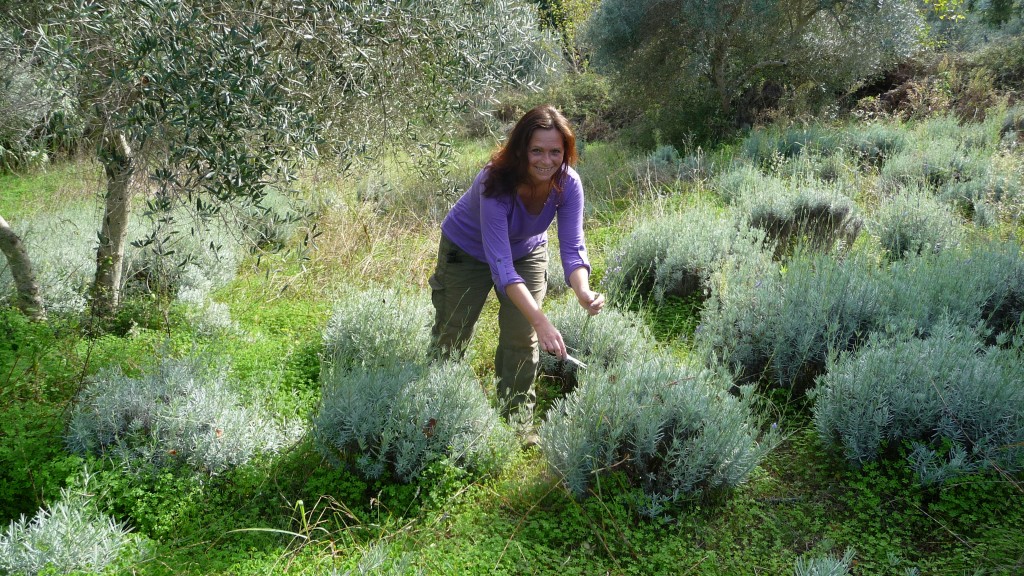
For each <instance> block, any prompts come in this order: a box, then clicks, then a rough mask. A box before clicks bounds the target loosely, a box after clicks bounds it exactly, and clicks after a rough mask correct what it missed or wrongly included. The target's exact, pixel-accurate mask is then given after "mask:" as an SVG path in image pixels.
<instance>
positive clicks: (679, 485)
mask: <svg viewBox="0 0 1024 576" xmlns="http://www.w3.org/2000/svg"><path fill="white" fill-rule="evenodd" d="M583 376H584V381H583V383H582V384H581V385H580V386H579V387H578V388H577V389H576V390H575V391H574V392H573V393H572V394H570V395H569V396H567V397H565V398H562V399H559V400H556V401H555V404H554V405H553V406H552V407H551V409H550V410H549V411H548V413H547V417H546V419H545V421H544V424H543V425H542V426H541V428H540V431H539V432H540V437H541V447H542V448H543V450H544V455H545V457H546V458H547V461H548V464H549V466H550V467H551V468H552V469H553V470H554V471H555V472H556V473H557V474H558V475H559V476H560V477H561V478H562V481H563V482H564V483H565V486H566V487H567V488H568V489H569V491H570V492H572V494H574V495H575V496H577V497H581V496H584V495H585V494H586V493H587V492H588V490H589V489H590V487H591V486H592V485H593V484H594V483H595V482H597V481H598V476H600V475H603V474H608V473H610V472H613V471H622V472H624V473H625V475H626V477H627V478H628V479H629V481H630V482H631V483H632V484H634V485H636V486H639V487H641V488H642V489H643V490H644V492H645V493H647V494H648V496H649V497H650V498H651V500H652V502H653V503H655V504H656V505H657V504H664V503H670V502H674V501H677V500H680V499H683V498H688V497H694V496H698V495H700V494H702V493H705V492H708V491H715V490H719V489H728V488H732V487H735V486H737V485H739V484H740V483H742V482H743V481H744V480H746V478H747V476H748V475H749V474H750V472H751V471H752V470H753V469H754V468H755V467H756V466H757V465H758V463H759V462H760V461H761V460H762V459H763V458H764V456H765V455H766V454H767V453H768V451H770V450H771V449H772V448H773V447H774V446H775V445H776V444H777V442H778V440H779V436H778V434H777V432H776V427H775V426H772V427H771V429H770V430H769V431H768V432H764V431H763V430H762V426H761V420H760V418H759V417H758V416H757V415H755V413H754V411H753V405H752V404H753V396H752V395H751V394H749V392H750V391H749V390H746V389H744V390H743V391H742V393H741V395H740V396H735V395H733V394H730V393H729V388H730V387H731V385H732V381H731V380H730V379H729V378H728V377H727V376H723V375H722V374H721V373H717V372H713V371H711V370H709V369H706V368H689V367H684V366H680V365H677V364H676V363H675V362H673V361H672V360H671V359H670V358H668V357H665V356H644V357H635V358H633V359H631V361H628V362H623V363H619V364H616V365H613V366H610V367H607V368H600V367H598V368H596V369H594V370H587V372H585V373H584V375H583Z"/></svg>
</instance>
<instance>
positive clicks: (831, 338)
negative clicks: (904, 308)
mask: <svg viewBox="0 0 1024 576" xmlns="http://www.w3.org/2000/svg"><path fill="white" fill-rule="evenodd" d="M881 272H882V270H881V269H880V268H879V267H878V266H877V265H876V264H875V263H874V262H872V261H871V259H870V258H869V257H868V256H867V255H865V254H863V253H855V254H853V255H851V256H850V257H849V258H846V259H845V260H836V259H834V258H831V257H829V256H826V255H821V254H806V255H805V254H797V255H796V256H794V258H792V259H791V260H790V261H789V263H788V265H787V270H786V274H785V276H780V275H778V273H775V274H764V273H763V272H762V271H761V270H758V269H757V268H756V267H751V266H749V265H737V266H736V267H733V268H727V269H725V270H724V272H723V274H721V275H720V276H719V277H716V278H715V281H714V282H713V283H712V295H711V298H710V299H709V301H708V303H707V305H706V306H705V308H704V311H703V313H702V315H701V324H700V326H699V327H698V330H697V332H696V339H697V347H698V349H699V350H701V351H702V353H703V355H704V356H705V357H706V358H707V359H708V360H717V361H720V362H723V363H724V364H725V365H727V366H729V367H730V368H731V369H733V370H735V371H737V372H738V374H739V376H740V378H741V379H742V380H744V381H749V380H757V379H764V380H766V381H768V382H773V383H774V384H776V385H778V386H781V387H784V388H794V389H797V390H803V389H806V388H808V387H810V386H812V385H813V382H814V378H815V377H816V376H818V375H819V374H820V373H821V372H822V370H823V369H824V368H825V361H826V360H827V358H828V356H829V355H830V354H831V353H833V352H836V351H839V350H848V349H852V348H854V347H856V346H857V345H858V344H859V342H860V341H861V339H863V338H864V337H865V336H866V334H867V332H869V331H871V330H874V329H876V328H877V327H878V326H879V324H880V323H881V322H883V321H884V319H885V315H886V314H887V312H888V308H887V305H886V302H887V299H888V298H889V286H887V285H886V283H885V282H884V280H883V279H882V278H881Z"/></svg>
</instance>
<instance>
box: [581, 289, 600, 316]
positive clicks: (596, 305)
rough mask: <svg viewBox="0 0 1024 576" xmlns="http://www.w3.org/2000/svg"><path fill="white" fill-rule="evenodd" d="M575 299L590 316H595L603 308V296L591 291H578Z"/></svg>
mask: <svg viewBox="0 0 1024 576" xmlns="http://www.w3.org/2000/svg"><path fill="white" fill-rule="evenodd" d="M576 299H577V300H579V301H580V306H583V308H584V309H585V310H586V311H587V314H590V315H591V316H597V315H598V314H600V313H601V309H602V308H604V294H600V293H598V292H594V291H592V290H580V291H579V292H577V293H576Z"/></svg>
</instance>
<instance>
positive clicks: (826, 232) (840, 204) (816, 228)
mask: <svg viewBox="0 0 1024 576" xmlns="http://www.w3.org/2000/svg"><path fill="white" fill-rule="evenodd" d="M793 168H794V170H796V171H795V172H794V173H793V174H792V175H789V176H786V177H782V176H776V175H764V174H761V173H759V172H751V171H750V170H749V169H743V168H741V169H739V171H738V173H737V174H736V175H734V176H723V178H722V179H721V180H720V181H719V187H720V190H721V192H722V193H723V194H724V195H725V198H726V199H727V200H728V201H729V202H730V203H731V204H733V205H734V206H735V207H736V210H737V211H738V213H739V214H740V215H741V216H742V219H743V220H744V221H745V222H747V223H748V224H749V225H750V226H752V227H754V228H756V229H759V230H763V231H764V232H765V234H766V235H767V237H768V239H769V240H770V241H771V242H772V243H774V244H775V246H776V249H775V254H776V256H780V255H782V254H784V253H788V252H790V251H792V249H793V247H794V246H795V245H796V244H804V245H807V246H810V247H814V248H817V249H821V250H827V249H830V248H832V247H833V246H835V245H836V244H837V243H841V244H842V245H843V246H849V245H850V244H852V243H853V241H854V240H855V239H856V237H857V234H859V233H860V229H861V227H862V226H863V219H862V217H861V216H860V214H859V210H858V208H857V205H856V203H855V202H854V201H853V200H852V199H851V198H850V196H851V195H852V194H853V191H852V190H851V189H850V187H849V185H848V184H847V182H846V181H845V180H841V179H837V180H834V181H832V182H825V181H822V180H819V179H817V178H816V177H814V176H813V171H814V165H813V164H807V166H806V168H807V169H808V170H809V171H810V172H812V173H810V174H808V173H805V172H803V170H804V167H803V165H802V164H801V163H797V164H795V165H794V167H793Z"/></svg>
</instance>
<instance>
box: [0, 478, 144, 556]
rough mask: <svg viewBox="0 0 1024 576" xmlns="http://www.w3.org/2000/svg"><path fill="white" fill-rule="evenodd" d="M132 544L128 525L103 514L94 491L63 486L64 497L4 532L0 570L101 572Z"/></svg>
mask: <svg viewBox="0 0 1024 576" xmlns="http://www.w3.org/2000/svg"><path fill="white" fill-rule="evenodd" d="M87 486H88V483H87V485H86V487H87ZM130 543H131V537H130V536H129V533H128V528H127V527H125V526H124V525H123V524H121V523H119V522H117V521H116V520H114V519H113V518H111V517H109V516H107V515H106V514H103V513H102V512H100V511H99V509H98V508H97V507H96V504H95V503H94V502H93V501H92V499H91V498H90V497H89V496H88V495H86V494H84V493H82V492H79V491H71V490H67V489H62V490H61V497H60V499H59V500H57V501H56V502H54V503H52V504H50V505H48V506H45V507H43V508H41V509H40V510H39V511H38V512H37V513H36V514H35V516H33V517H32V519H31V520H29V519H28V518H26V517H25V516H22V517H21V518H19V519H17V520H12V521H11V523H10V524H9V525H8V526H7V529H6V530H4V531H3V532H2V533H0V572H3V573H4V574H19V575H24V576H36V575H37V574H70V573H89V574H99V573H101V572H103V571H104V570H105V569H106V568H107V567H108V566H109V565H110V564H112V563H114V562H115V561H117V560H118V558H119V557H121V556H123V555H124V554H126V553H128V551H129V544H130Z"/></svg>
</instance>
